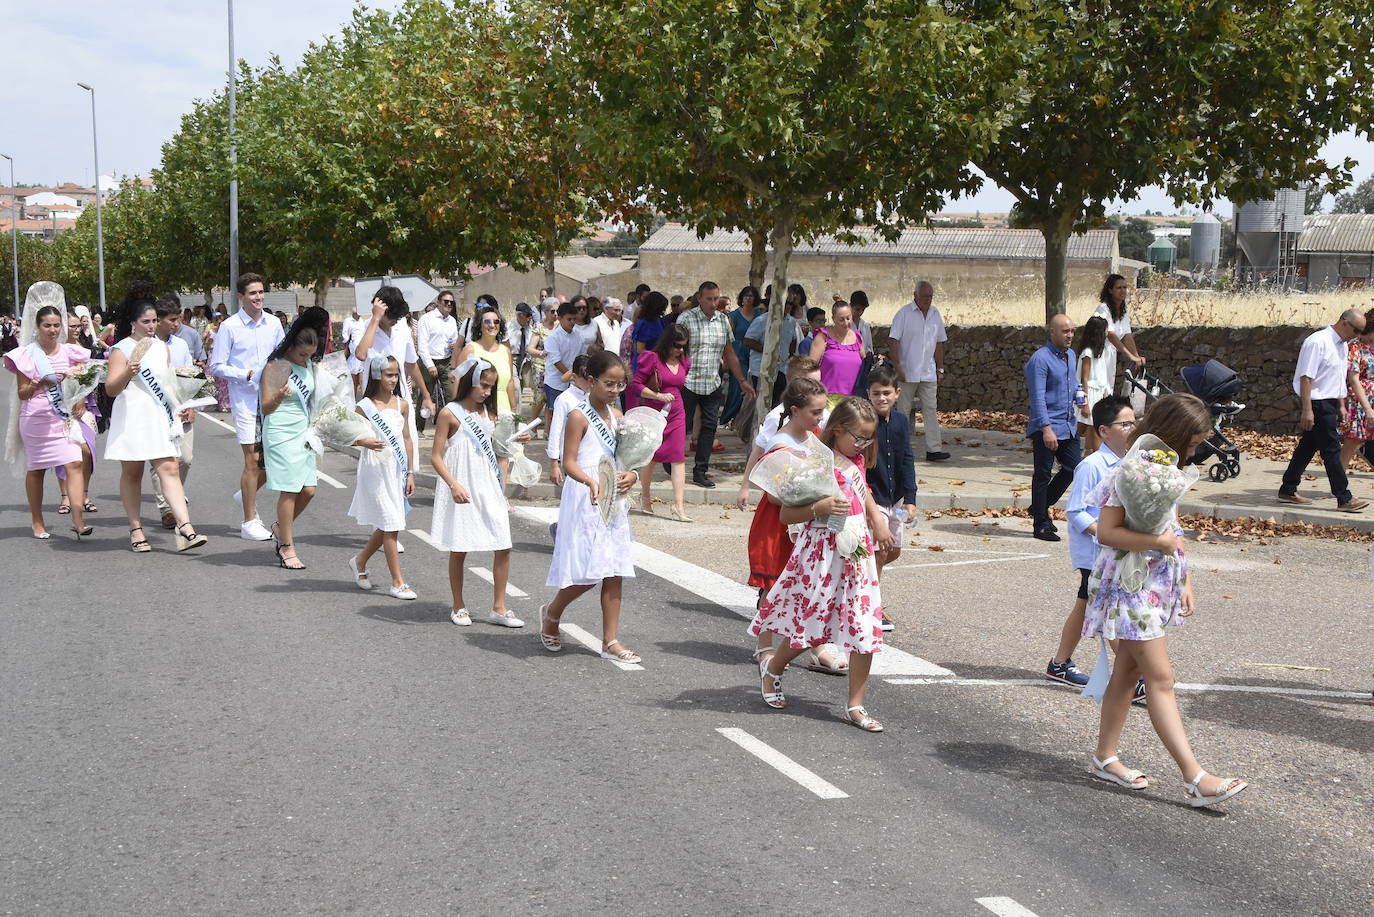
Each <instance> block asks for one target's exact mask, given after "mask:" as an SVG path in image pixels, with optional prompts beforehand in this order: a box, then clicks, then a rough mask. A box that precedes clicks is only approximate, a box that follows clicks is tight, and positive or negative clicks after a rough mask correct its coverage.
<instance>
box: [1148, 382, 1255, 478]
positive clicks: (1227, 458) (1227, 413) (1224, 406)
mask: <svg viewBox="0 0 1374 917" xmlns="http://www.w3.org/2000/svg"><path fill="white" fill-rule="evenodd" d="M1179 375H1180V376H1182V377H1183V385H1184V387H1185V388H1187V390H1188V392H1189V393H1190V394H1192V395H1196V396H1197V397H1198V398H1201V399H1202V400H1203V402H1205V403H1206V405H1207V410H1208V411H1210V412H1211V414H1212V421H1213V422H1212V435H1211V436H1210V437H1208V439H1207V440H1206V441H1205V442H1204V443H1203V444H1202V445H1200V446H1198V447H1197V450H1196V451H1195V452H1194V453H1193V458H1192V460H1191V462H1190V463H1189V464H1193V465H1205V464H1207V463H1208V462H1209V461H1212V460H1213V459H1215V460H1216V461H1215V463H1214V464H1213V465H1212V466H1211V467H1210V468H1208V469H1207V477H1209V478H1211V479H1212V480H1213V481H1216V482H1217V483H1221V482H1222V481H1225V480H1228V479H1230V478H1234V477H1237V476H1238V475H1239V474H1240V450H1239V449H1237V448H1236V446H1235V444H1234V443H1232V442H1231V441H1230V440H1229V439H1227V438H1226V434H1225V433H1223V432H1222V431H1221V428H1222V427H1223V426H1225V425H1226V424H1228V423H1230V422H1231V421H1232V420H1233V419H1234V418H1235V416H1236V415H1237V414H1239V413H1240V412H1241V411H1243V410H1245V405H1243V404H1238V403H1237V402H1236V400H1235V399H1236V398H1237V397H1238V396H1239V395H1240V390H1241V386H1242V384H1243V383H1242V382H1241V378H1240V376H1239V375H1237V374H1236V371H1235V370H1233V369H1231V368H1230V367H1229V366H1227V365H1225V364H1224V363H1222V362H1220V361H1219V360H1208V361H1207V362H1206V363H1203V364H1202V365H1201V366H1185V367H1183V369H1182V370H1180V371H1179ZM1126 381H1127V382H1129V383H1130V384H1131V387H1132V388H1135V389H1137V390H1138V391H1140V392H1143V393H1144V395H1145V400H1146V403H1147V404H1148V403H1149V402H1151V401H1155V400H1156V399H1159V398H1162V397H1164V396H1165V395H1172V394H1173V390H1172V389H1170V388H1169V387H1168V386H1167V385H1165V384H1164V383H1163V382H1161V381H1160V380H1159V377H1157V376H1152V375H1150V374H1149V373H1147V372H1141V373H1135V372H1132V371H1131V370H1129V369H1127V370H1126Z"/></svg>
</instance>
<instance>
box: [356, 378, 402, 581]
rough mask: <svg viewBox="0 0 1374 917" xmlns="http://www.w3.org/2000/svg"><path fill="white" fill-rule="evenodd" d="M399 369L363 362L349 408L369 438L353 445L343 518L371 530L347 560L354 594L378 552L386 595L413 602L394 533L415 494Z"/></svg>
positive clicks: (398, 528)
mask: <svg viewBox="0 0 1374 917" xmlns="http://www.w3.org/2000/svg"><path fill="white" fill-rule="evenodd" d="M400 378H401V364H399V363H397V362H396V358H395V357H392V356H374V357H372V358H371V359H370V360H368V363H367V388H366V389H365V390H364V391H363V397H362V400H361V401H359V402H358V406H357V407H356V408H355V409H354V410H356V411H357V412H358V413H359V414H361V415H362V416H363V417H364V418H366V419H367V422H368V423H370V424H372V430H373V434H374V435H373V436H371V437H366V438H364V439H360V440H358V445H359V446H362V447H363V451H362V453H361V454H360V455H359V456H358V483H357V489H355V490H354V491H353V504H352V505H351V506H350V507H349V508H348V514H349V515H350V516H352V517H353V518H354V519H357V520H358V524H359V525H365V526H368V527H369V528H371V529H372V537H371V538H369V539H367V544H366V545H364V546H363V550H362V553H360V554H358V556H357V557H350V558H349V559H348V569H349V571H350V572H351V573H352V574H353V582H354V583H355V584H356V585H357V587H358V588H359V589H371V588H372V583H371V582H370V581H369V580H368V577H367V562H368V560H370V559H371V558H372V555H373V554H375V553H377V550H378V549H379V548H380V549H382V551H383V554H384V556H385V557H386V568H387V571H388V572H389V573H390V574H391V588H390V590H388V594H389V595H391V596H392V597H393V598H398V599H404V600H406V601H412V600H414V599H415V598H416V595H415V592H414V590H412V589H411V588H410V586H409V585H407V583H406V581H405V580H404V579H403V578H402V576H401V555H400V552H399V551H397V550H396V534H397V533H398V532H399V531H400V530H401V529H403V528H405V524H406V513H408V512H409V511H410V501H409V500H408V499H407V498H408V497H410V495H411V494H413V493H414V492H415V441H414V440H413V439H411V436H410V427H411V425H410V423H409V422H408V421H407V418H408V417H409V416H410V405H409V404H408V403H407V402H406V401H405V399H403V398H401V397H400V396H399V395H397V394H396V384H397V383H398V382H399V381H400Z"/></svg>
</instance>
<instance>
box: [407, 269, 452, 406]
mask: <svg viewBox="0 0 1374 917" xmlns="http://www.w3.org/2000/svg"><path fill="white" fill-rule="evenodd" d="M455 306H456V301H455V299H454V297H453V294H452V293H449V292H448V291H445V292H443V293H440V294H439V299H438V300H437V302H436V303H435V307H434V308H433V309H431V310H430V311H429V312H426V313H425V314H424V316H423V317H422V318H421V319H420V325H419V346H418V347H417V348H416V349H417V350H418V351H419V356H420V365H421V366H423V367H424V373H425V377H426V380H427V382H428V385H429V390H430V392H431V396H432V397H433V398H434V403H435V404H437V405H444V404H448V403H449V402H450V401H452V400H453V399H452V397H451V395H450V390H449V378H448V374H449V370H450V369H451V368H452V367H453V344H454V342H455V341H457V340H458V321H457V319H455V318H454V317H453V310H454V308H455ZM420 429H424V427H423V426H421V427H420Z"/></svg>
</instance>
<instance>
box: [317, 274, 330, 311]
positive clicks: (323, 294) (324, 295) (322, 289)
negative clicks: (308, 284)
mask: <svg viewBox="0 0 1374 917" xmlns="http://www.w3.org/2000/svg"><path fill="white" fill-rule="evenodd" d="M329 280H330V278H328V277H321V278H320V279H319V280H316V281H315V305H317V306H319V307H320V308H321V309H324V308H328V307H327V306H325V304H324V303H325V300H326V299H328V298H329Z"/></svg>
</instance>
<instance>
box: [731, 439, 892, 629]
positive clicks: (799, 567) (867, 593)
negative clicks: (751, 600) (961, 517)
mask: <svg viewBox="0 0 1374 917" xmlns="http://www.w3.org/2000/svg"><path fill="white" fill-rule="evenodd" d="M856 462H857V464H850V465H848V466H847V467H846V468H845V469H844V470H843V471H841V470H839V469H836V471H835V480H836V481H837V482H838V483H839V485H840V490H841V492H842V493H843V494H844V496H846V497H848V498H849V515H851V516H853V515H856V514H857V515H859V516H862V515H863V512H864V503H865V499H866V496H867V493H868V491H867V486H866V485H865V483H864V472H863V458H862V457H861V456H859V457H856ZM863 544H864V547H866V548H867V549H868V552H869V553H868V555H867V556H865V557H863V558H861V559H859V560H853V559H852V558H849V557H844V556H842V555H840V553H839V552H838V551H836V549H835V533H834V532H832V531H830V529H829V528H827V527H826V525H825V524H824V522H823V521H822V522H808V523H806V524H805V525H804V526H803V527H802V530H801V534H800V535H799V536H797V542H796V545H795V546H794V547H793V549H792V554H791V556H790V557H789V558H788V560H787V566H786V567H785V568H783V571H782V575H781V576H779V577H778V580H777V582H776V583H774V584H773V588H772V589H770V590H769V592H768V595H767V596H766V597H765V598H764V600H763V604H762V605H760V606H759V610H758V613H757V614H755V615H754V621H753V623H752V624H750V625H749V632H750V633H751V634H754V635H755V636H757V635H758V634H760V633H762V632H764V631H768V632H769V633H774V634H777V635H778V636H780V637H782V638H783V639H785V640H786V641H787V643H788V645H789V646H791V647H792V648H793V649H805V648H807V647H813V646H820V645H821V644H823V643H833V644H834V645H835V646H837V647H838V648H839V649H840V650H842V651H843V652H846V653H865V654H866V653H876V652H878V651H879V650H881V649H882V645H883V631H882V613H881V611H880V609H881V608H882V598H881V596H880V594H879V591H878V568H877V566H876V565H875V564H874V561H873V550H874V544H873V537H872V533H871V532H869V531H867V526H865V531H864V536H863Z"/></svg>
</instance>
